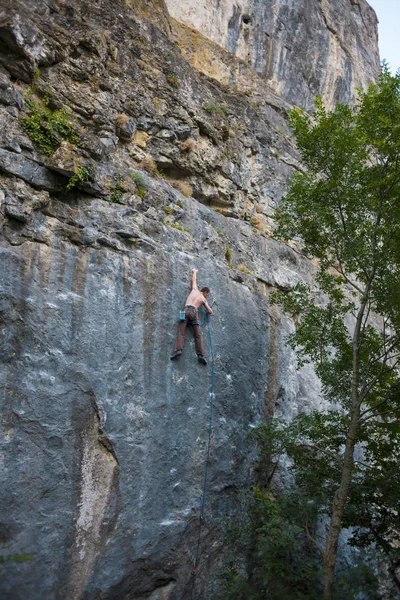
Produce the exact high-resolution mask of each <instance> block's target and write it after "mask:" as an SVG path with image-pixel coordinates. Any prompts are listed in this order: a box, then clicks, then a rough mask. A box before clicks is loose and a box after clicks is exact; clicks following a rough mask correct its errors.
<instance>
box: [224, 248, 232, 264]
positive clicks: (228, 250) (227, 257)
mask: <svg viewBox="0 0 400 600" xmlns="http://www.w3.org/2000/svg"><path fill="white" fill-rule="evenodd" d="M225 260H226V262H227V263H228V265H229V266H230V267H231V266H232V249H231V248H230V247H229V246H225Z"/></svg>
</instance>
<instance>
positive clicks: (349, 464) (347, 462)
mask: <svg viewBox="0 0 400 600" xmlns="http://www.w3.org/2000/svg"><path fill="white" fill-rule="evenodd" d="M368 293H369V285H368V286H367V289H366V291H365V292H364V295H363V298H362V301H361V305H360V308H359V311H358V315H357V320H356V326H355V328H354V334H353V372H352V379H351V395H352V407H351V420H350V426H349V430H348V432H347V436H346V446H345V451H344V456H343V466H342V474H341V479H340V485H339V488H338V489H337V490H336V492H335V494H334V497H333V503H332V513H331V520H330V523H329V530H328V535H327V538H326V548H325V554H324V564H323V590H324V595H323V597H324V598H325V599H329V598H331V597H332V587H333V579H334V575H335V566H336V558H337V551H338V544H339V536H340V532H341V529H342V518H343V512H344V507H345V505H346V502H347V498H348V495H349V491H350V485H351V478H352V473H353V466H354V448H355V445H356V443H357V437H358V430H359V427H360V408H361V401H360V391H359V385H360V337H361V330H362V320H363V316H364V312H365V307H366V301H367V298H368Z"/></svg>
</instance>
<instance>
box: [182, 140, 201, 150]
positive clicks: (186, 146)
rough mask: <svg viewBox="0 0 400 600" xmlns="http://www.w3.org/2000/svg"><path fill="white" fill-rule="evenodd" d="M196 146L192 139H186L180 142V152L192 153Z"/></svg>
mask: <svg viewBox="0 0 400 600" xmlns="http://www.w3.org/2000/svg"><path fill="white" fill-rule="evenodd" d="M196 146H197V142H196V140H194V139H193V138H187V140H185V141H184V142H182V144H181V145H180V150H181V152H193V150H194V149H195V148H196Z"/></svg>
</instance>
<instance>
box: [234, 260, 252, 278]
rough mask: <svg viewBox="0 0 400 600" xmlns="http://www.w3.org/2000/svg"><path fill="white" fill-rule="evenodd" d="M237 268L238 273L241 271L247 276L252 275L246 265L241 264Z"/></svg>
mask: <svg viewBox="0 0 400 600" xmlns="http://www.w3.org/2000/svg"><path fill="white" fill-rule="evenodd" d="M236 268H237V270H238V271H241V272H242V273H244V274H245V275H251V272H250V271H249V269H248V268H247V267H246V265H244V264H243V263H240V264H239V265H238V266H237V267H236Z"/></svg>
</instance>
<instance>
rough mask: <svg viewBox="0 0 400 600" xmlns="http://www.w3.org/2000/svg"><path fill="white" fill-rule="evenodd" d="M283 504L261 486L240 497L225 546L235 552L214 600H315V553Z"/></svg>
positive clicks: (317, 595) (317, 576) (317, 592)
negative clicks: (219, 599)
mask: <svg viewBox="0 0 400 600" xmlns="http://www.w3.org/2000/svg"><path fill="white" fill-rule="evenodd" d="M282 500H284V501H282ZM285 500H286V498H281V500H280V501H278V499H277V497H276V496H275V495H274V494H273V492H272V490H271V489H269V488H265V489H261V488H260V487H255V488H254V490H253V491H252V492H251V493H249V494H246V495H243V496H242V498H241V506H240V509H239V510H238V515H239V516H238V520H236V521H233V522H231V523H230V525H229V527H228V531H227V537H228V540H227V542H228V543H227V545H228V546H229V547H234V548H235V555H232V556H230V557H229V559H228V564H227V565H226V567H225V570H224V571H223V573H222V577H221V579H222V585H221V595H220V596H217V599H218V598H221V599H222V598H224V599H227V600H288V598H290V599H291V600H317V599H318V598H320V566H319V562H318V559H317V556H316V552H315V549H314V548H313V547H312V545H310V543H309V541H308V539H307V537H306V536H305V535H304V531H303V530H302V529H301V527H299V526H298V524H297V522H296V521H297V519H296V516H295V512H294V511H293V510H292V508H291V507H290V504H289V503H287V502H286V501H285Z"/></svg>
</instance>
